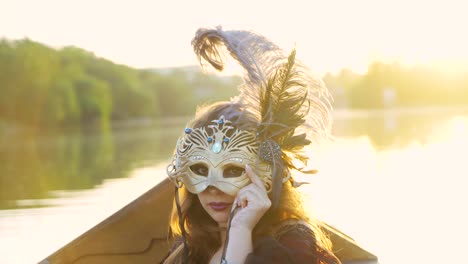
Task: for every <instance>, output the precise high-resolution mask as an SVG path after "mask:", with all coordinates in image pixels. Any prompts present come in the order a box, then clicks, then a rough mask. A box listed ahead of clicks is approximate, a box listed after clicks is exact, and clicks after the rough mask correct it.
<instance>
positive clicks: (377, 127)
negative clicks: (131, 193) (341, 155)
mask: <svg viewBox="0 0 468 264" xmlns="http://www.w3.org/2000/svg"><path fill="white" fill-rule="evenodd" d="M467 115H468V109H449V110H440V109H436V110H434V109H423V110H421V109H415V110H408V109H400V110H392V111H363V112H359V111H357V112H346V111H343V112H340V111H337V113H336V116H335V125H334V131H333V134H334V135H335V136H337V137H338V138H345V139H346V138H353V139H356V138H368V139H369V140H370V144H371V147H373V148H374V149H375V150H376V151H380V150H385V149H390V148H397V149H398V148H403V147H405V146H407V145H409V144H412V143H414V142H419V143H421V144H424V143H425V142H428V141H431V140H434V138H437V137H440V135H439V136H435V135H434V131H439V132H438V133H445V132H440V129H439V130H438V129H436V128H437V127H443V126H444V124H447V122H450V120H451V118H455V117H456V116H461V117H464V116H467ZM183 125H184V122H183V121H182V122H179V123H176V124H154V125H151V126H138V127H125V128H120V129H116V130H114V131H104V132H102V131H101V132H97V131H88V132H74V133H67V134H66V135H64V134H55V135H54V134H50V135H42V136H39V137H37V136H36V137H31V136H26V135H21V134H15V135H9V136H4V137H3V138H0V143H1V144H0V182H1V187H0V188H1V192H0V209H7V208H19V207H39V206H45V205H47V204H44V203H42V202H40V201H41V200H39V199H44V198H49V197H51V196H53V195H54V193H52V192H51V191H52V190H80V189H92V188H94V186H96V185H99V184H101V183H102V182H103V180H105V179H111V178H123V177H128V173H129V171H131V170H132V169H134V168H138V167H142V166H144V165H151V164H155V163H158V162H160V161H162V160H168V159H169V157H170V155H171V153H172V150H173V146H174V143H175V141H176V139H177V137H178V136H179V135H180V131H182V128H183ZM457 126H458V127H459V128H460V129H462V128H463V127H464V126H466V120H463V119H460V118H459V119H458V125H457ZM465 132H466V130H465ZM457 133H464V132H463V131H462V132H457ZM363 146H365V145H363Z"/></svg>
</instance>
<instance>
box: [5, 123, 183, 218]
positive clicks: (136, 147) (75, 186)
mask: <svg viewBox="0 0 468 264" xmlns="http://www.w3.org/2000/svg"><path fill="white" fill-rule="evenodd" d="M179 127H180V125H177V126H175V127H173V126H166V127H165V128H164V130H163V129H159V128H158V127H153V128H151V127H150V128H148V127H140V128H131V129H130V128H125V129H120V130H118V131H105V132H96V131H88V132H86V133H81V132H80V133H78V132H75V133H68V134H67V135H63V134H61V135H60V134H59V135H56V134H55V135H54V134H52V135H50V134H49V135H42V136H35V137H31V136H26V135H9V136H8V137H3V138H2V139H1V142H2V144H1V145H0V182H1V185H0V186H1V191H0V209H7V208H19V207H38V206H44V205H46V204H44V203H42V202H41V201H42V200H39V199H44V198H49V197H51V196H53V193H51V192H50V191H52V190H81V189H92V188H93V187H94V186H96V185H99V184H101V183H102V182H103V180H105V179H111V178H123V177H128V173H129V172H130V171H131V170H132V169H134V168H137V167H142V166H144V165H147V164H153V163H154V162H155V161H156V162H157V161H158V160H160V159H167V158H168V153H170V152H171V151H172V148H173V144H172V142H175V140H176V138H177V136H178V134H179V131H180V128H179ZM167 142H171V144H167Z"/></svg>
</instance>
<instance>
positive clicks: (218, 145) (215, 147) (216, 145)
mask: <svg viewBox="0 0 468 264" xmlns="http://www.w3.org/2000/svg"><path fill="white" fill-rule="evenodd" d="M221 149H222V145H221V143H219V142H215V143H214V144H213V146H212V147H211V150H213V152H214V153H216V154H218V153H219V152H221Z"/></svg>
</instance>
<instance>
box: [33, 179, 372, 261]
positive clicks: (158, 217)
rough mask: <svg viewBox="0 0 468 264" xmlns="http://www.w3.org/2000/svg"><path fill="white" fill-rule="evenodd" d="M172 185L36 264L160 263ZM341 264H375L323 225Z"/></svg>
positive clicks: (159, 187)
mask: <svg viewBox="0 0 468 264" xmlns="http://www.w3.org/2000/svg"><path fill="white" fill-rule="evenodd" d="M173 197H174V185H173V184H172V183H171V182H170V181H169V180H168V179H165V180H163V181H162V182H161V183H159V184H158V185H156V186H155V187H153V188H152V189H151V190H149V191H148V192H146V193H145V194H143V195H141V196H140V197H139V198H137V199H136V200H134V201H133V202H131V203H130V204H128V205H127V206H125V207H124V208H122V209H121V210H119V211H118V212H116V213H115V214H113V215H111V216H110V217H109V218H107V219H105V220H104V221H102V222H101V223H99V224H97V225H96V226H94V227H93V228H91V229H90V230H89V231H87V232H85V233H84V234H82V235H81V236H79V237H78V238H76V239H75V240H73V241H71V242H70V243H68V244H67V245H65V246H64V247H62V248H61V249H59V250H57V251H56V252H55V253H53V254H51V255H50V256H48V257H47V258H45V259H44V260H42V261H40V262H39V264H107V263H109V264H111V263H112V264H126V263H132V264H133V263H143V264H144V263H152V264H154V263H159V262H160V261H161V260H162V259H163V258H164V257H165V256H166V254H167V252H168V250H169V247H170V245H171V243H172V241H170V240H169V239H168V237H167V233H168V225H169V217H168V216H169V214H170V211H171V208H172V202H173ZM324 228H325V231H326V232H327V233H328V235H329V236H330V239H331V240H332V242H333V247H334V252H335V254H336V256H337V257H338V258H339V259H340V260H341V261H342V263H343V264H377V263H378V259H377V257H376V256H375V255H373V254H371V253H370V252H368V251H366V250H365V249H363V248H362V247H360V246H359V245H358V244H357V243H356V242H355V241H354V240H353V239H352V238H350V237H348V236H347V235H345V234H343V233H342V232H340V231H339V230H337V229H336V228H333V227H332V226H329V225H326V224H325V226H324Z"/></svg>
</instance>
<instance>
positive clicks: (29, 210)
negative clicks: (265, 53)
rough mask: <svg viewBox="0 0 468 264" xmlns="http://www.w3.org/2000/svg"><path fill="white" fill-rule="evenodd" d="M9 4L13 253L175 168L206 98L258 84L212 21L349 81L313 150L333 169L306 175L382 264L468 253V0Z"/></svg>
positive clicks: (0, 216) (115, 204)
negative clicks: (207, 45) (225, 57)
mask: <svg viewBox="0 0 468 264" xmlns="http://www.w3.org/2000/svg"><path fill="white" fill-rule="evenodd" d="M0 6H1V8H0V248H2V263H34V262H38V261H40V260H42V259H43V258H45V257H46V256H48V255H50V254H51V253H53V252H54V251H56V250H57V249H59V248H60V247H62V246H63V245H65V244H66V243H68V242H69V241H71V240H72V239H74V238H75V237H77V236H78V235H80V234H81V233H83V232H85V231H86V230H88V229H89V228H91V227H93V226H94V225H96V224H97V223H98V222H100V221H101V220H103V219H105V218H106V217H108V216H109V215H111V214H112V213H114V212H115V211H117V210H119V209H120V208H121V207H122V206H124V205H126V204H127V203H129V202H131V201H132V200H133V199H135V198H137V197H138V196H140V195H141V194H143V193H144V192H145V191H146V190H148V189H150V188H151V187H153V186H154V185H156V184H157V183H158V182H159V181H161V180H163V179H164V178H165V177H166V175H165V166H166V165H167V164H168V163H169V158H170V156H171V153H172V150H173V147H174V144H175V141H176V139H177V138H178V136H179V135H180V134H181V131H183V128H184V124H185V122H186V121H187V120H189V118H190V116H191V115H192V114H193V113H194V110H195V108H196V106H197V105H199V104H202V103H209V102H214V101H218V100H223V99H229V98H230V97H232V96H234V95H236V94H237V90H236V86H237V85H239V84H240V83H241V77H240V76H241V72H240V71H239V68H236V67H235V66H230V67H228V69H227V70H226V72H223V73H221V74H215V73H213V72H202V71H201V70H200V67H199V66H198V62H197V61H196V58H195V56H194V55H193V52H192V49H191V46H190V40H191V38H192V37H193V36H194V33H195V31H196V29H197V28H198V27H206V26H217V25H223V27H224V28H226V29H229V28H235V29H249V30H254V31H256V32H259V33H261V34H263V35H265V36H267V37H269V38H270V39H271V40H273V41H274V42H276V43H277V44H278V45H280V46H281V47H283V48H284V49H286V50H291V49H292V48H294V47H296V48H297V51H298V55H297V56H298V57H299V58H301V59H302V60H303V61H304V62H305V63H306V64H308V65H309V66H310V68H311V69H312V70H313V71H314V72H315V73H316V74H317V76H319V77H321V78H322V79H323V80H324V81H325V83H326V85H327V86H328V88H329V89H330V91H331V93H332V94H333V95H334V98H335V101H334V109H335V110H334V128H333V135H334V140H332V141H330V142H328V143H325V144H323V145H322V146H320V147H317V148H316V149H312V150H311V153H310V155H311V163H312V165H313V166H315V167H317V168H318V169H319V174H317V175H314V176H307V177H305V178H304V179H305V180H307V181H309V182H310V183H311V184H309V185H304V186H302V187H301V190H302V191H303V192H304V195H305V203H306V204H307V206H308V209H309V210H310V211H311V213H312V214H314V215H315V216H317V217H318V218H320V219H322V220H324V221H325V222H327V223H329V224H331V225H333V226H335V227H337V228H338V229H340V230H342V231H343V232H345V233H346V234H348V235H350V236H351V237H353V238H354V239H355V240H356V241H357V242H358V243H359V244H361V245H362V246H363V247H364V248H366V249H367V250H369V251H370V252H372V253H374V254H375V255H377V256H378V257H379V260H380V263H382V264H391V263H460V259H465V256H464V255H463V253H462V252H464V246H465V245H466V237H467V235H468V230H467V227H466V223H467V222H468V219H467V216H466V214H465V213H464V211H465V210H466V209H463V208H466V202H467V201H468V194H467V192H466V187H467V186H468V185H467V181H466V180H465V178H466V177H467V176H468V172H467V169H466V162H467V159H466V157H467V156H468V49H467V48H466V47H468V37H466V34H464V33H463V32H465V31H466V28H465V27H466V25H467V24H468V18H467V17H466V15H465V14H464V13H465V12H464V10H465V9H464V8H463V7H464V5H463V3H462V1H459V2H458V1H451V0H449V1H447V0H445V1H400V0H398V1H395V0H394V1H359V0H358V1H335V0H333V1H295V0H290V1H286V2H285V1H277V2H275V1H244V0H238V1H230V2H228V1H211V0H199V1H143V0H134V1H89V0H81V1H58V0H57V1H55V0H43V1H27V0H16V1H10V0H0ZM298 177H301V176H300V175H298ZM155 213H157V212H155ZM25 252H27V254H25Z"/></svg>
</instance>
